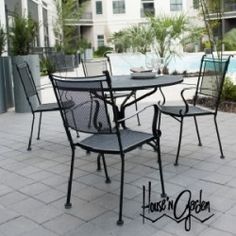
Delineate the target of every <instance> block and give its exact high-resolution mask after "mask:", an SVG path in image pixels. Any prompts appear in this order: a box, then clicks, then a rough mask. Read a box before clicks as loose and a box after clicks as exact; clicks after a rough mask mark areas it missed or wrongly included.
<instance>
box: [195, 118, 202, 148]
mask: <svg viewBox="0 0 236 236" xmlns="http://www.w3.org/2000/svg"><path fill="white" fill-rule="evenodd" d="M193 118H194V123H195V127H196V131H197V138H198V146H202V142H201V138H200V133H199V129H198V124H197V117H196V116H194V117H193Z"/></svg>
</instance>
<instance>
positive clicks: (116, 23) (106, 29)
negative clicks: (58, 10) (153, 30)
mask: <svg viewBox="0 0 236 236" xmlns="http://www.w3.org/2000/svg"><path fill="white" fill-rule="evenodd" d="M102 3H103V14H102V15H97V14H96V0H91V6H90V11H92V12H93V29H90V34H91V35H92V37H91V40H90V41H92V44H93V46H94V47H95V48H96V47H97V35H98V34H103V35H105V43H107V42H106V39H107V38H108V37H109V35H111V34H112V33H114V32H117V31H119V30H121V29H123V28H126V27H128V26H131V25H136V24H138V23H140V22H144V21H145V18H141V16H140V10H141V0H125V9H126V12H125V13H124V14H113V9H112V0H102ZM154 6H155V12H156V16H158V15H170V14H172V15H174V14H180V13H183V12H184V13H185V14H186V15H188V16H191V17H192V19H194V20H195V19H196V18H197V17H198V11H197V10H194V9H193V5H192V0H191V1H190V0H183V11H182V12H171V11H170V0H154ZM88 35H89V34H87V36H88Z"/></svg>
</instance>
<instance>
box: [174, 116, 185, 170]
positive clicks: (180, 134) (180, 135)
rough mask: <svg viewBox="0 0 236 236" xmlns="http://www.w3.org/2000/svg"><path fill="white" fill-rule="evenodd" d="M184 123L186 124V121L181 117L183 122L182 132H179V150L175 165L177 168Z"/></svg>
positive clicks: (181, 124)
mask: <svg viewBox="0 0 236 236" xmlns="http://www.w3.org/2000/svg"><path fill="white" fill-rule="evenodd" d="M183 123H184V119H183V117H181V120H180V131H179V143H178V150H177V154H176V159H175V164H174V165H175V166H177V165H178V159H179V152H180V147H181V141H182V132H183Z"/></svg>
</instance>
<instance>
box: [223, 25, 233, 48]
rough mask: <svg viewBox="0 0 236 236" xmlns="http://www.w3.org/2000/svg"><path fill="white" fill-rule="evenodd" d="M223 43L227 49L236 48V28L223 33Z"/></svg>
mask: <svg viewBox="0 0 236 236" xmlns="http://www.w3.org/2000/svg"><path fill="white" fill-rule="evenodd" d="M223 43H224V45H225V50H228V51H235V50H236V29H232V30H230V31H229V32H227V33H226V34H225V36H224V39H223Z"/></svg>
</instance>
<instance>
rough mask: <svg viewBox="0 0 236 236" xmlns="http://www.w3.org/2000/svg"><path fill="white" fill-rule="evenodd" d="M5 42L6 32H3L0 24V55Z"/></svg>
mask: <svg viewBox="0 0 236 236" xmlns="http://www.w3.org/2000/svg"><path fill="white" fill-rule="evenodd" d="M5 44H6V33H5V32H4V30H3V28H2V26H1V24H0V56H1V55H2V53H3V51H4V47H5Z"/></svg>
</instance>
